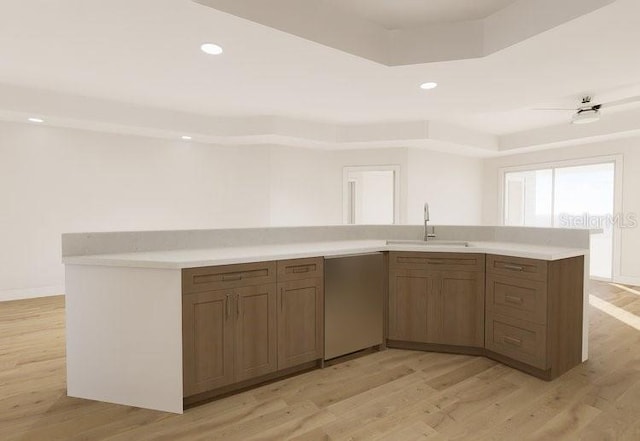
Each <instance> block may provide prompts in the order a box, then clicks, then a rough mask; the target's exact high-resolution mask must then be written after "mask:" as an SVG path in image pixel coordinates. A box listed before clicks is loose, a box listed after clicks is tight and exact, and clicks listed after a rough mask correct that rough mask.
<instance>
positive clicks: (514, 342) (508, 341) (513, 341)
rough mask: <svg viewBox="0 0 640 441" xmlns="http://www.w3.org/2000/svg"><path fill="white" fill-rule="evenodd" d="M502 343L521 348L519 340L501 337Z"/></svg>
mask: <svg viewBox="0 0 640 441" xmlns="http://www.w3.org/2000/svg"><path fill="white" fill-rule="evenodd" d="M502 341H503V342H505V343H506V344H508V345H512V346H522V340H520V339H519V338H515V337H507V336H504V337H502Z"/></svg>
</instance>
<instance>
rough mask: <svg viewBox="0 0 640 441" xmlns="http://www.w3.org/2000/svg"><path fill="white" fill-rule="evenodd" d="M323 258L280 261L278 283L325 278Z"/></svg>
mask: <svg viewBox="0 0 640 441" xmlns="http://www.w3.org/2000/svg"><path fill="white" fill-rule="evenodd" d="M323 263H324V262H323V259H322V257H312V258H309V259H292V260H280V261H278V281H279V282H284V281H288V280H302V279H309V278H316V277H324V274H323V273H324V271H323Z"/></svg>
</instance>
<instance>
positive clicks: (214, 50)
mask: <svg viewBox="0 0 640 441" xmlns="http://www.w3.org/2000/svg"><path fill="white" fill-rule="evenodd" d="M200 50H202V52H204V53H205V54H209V55H220V54H221V53H222V48H221V47H220V46H218V45H217V44H213V43H204V44H203V45H202V46H200Z"/></svg>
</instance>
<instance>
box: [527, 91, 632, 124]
mask: <svg viewBox="0 0 640 441" xmlns="http://www.w3.org/2000/svg"><path fill="white" fill-rule="evenodd" d="M635 102H640V96H633V97H629V98H623V99H621V100H616V101H610V102H608V103H599V104H595V103H594V102H593V101H592V98H591V97H590V96H585V97H583V98H582V102H581V103H580V104H579V105H578V107H577V108H574V109H566V108H564V109H561V108H560V109H559V108H541V109H535V110H563V111H566V110H570V111H572V112H575V113H574V114H573V117H572V118H571V123H572V124H588V123H592V122H596V121H598V120H599V119H600V109H602V108H604V107H613V106H621V105H623V104H630V103H635Z"/></svg>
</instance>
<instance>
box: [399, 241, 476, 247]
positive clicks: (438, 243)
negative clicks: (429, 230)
mask: <svg viewBox="0 0 640 441" xmlns="http://www.w3.org/2000/svg"><path fill="white" fill-rule="evenodd" d="M387 245H419V246H423V247H463V248H464V247H469V246H471V245H469V242H467V241H464V240H429V241H426V242H425V241H424V240H388V241H387Z"/></svg>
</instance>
